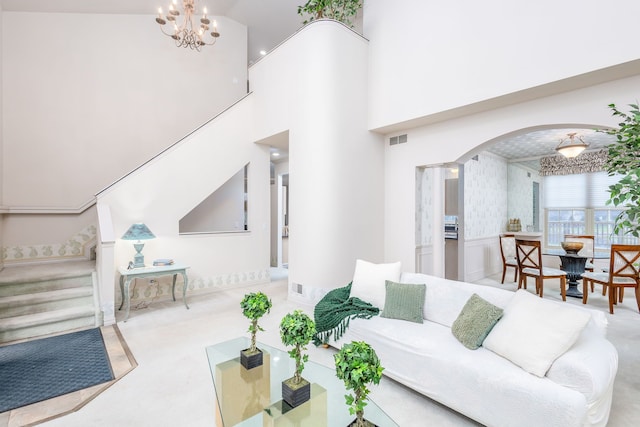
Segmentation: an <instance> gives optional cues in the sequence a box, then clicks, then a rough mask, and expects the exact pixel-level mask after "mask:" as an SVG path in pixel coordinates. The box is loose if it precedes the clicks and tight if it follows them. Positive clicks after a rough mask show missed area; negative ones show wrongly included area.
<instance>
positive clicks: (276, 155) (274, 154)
mask: <svg viewBox="0 0 640 427" xmlns="http://www.w3.org/2000/svg"><path fill="white" fill-rule="evenodd" d="M271 155H272V156H273V157H278V156H279V155H280V153H271Z"/></svg>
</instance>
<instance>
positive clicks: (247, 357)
mask: <svg viewBox="0 0 640 427" xmlns="http://www.w3.org/2000/svg"><path fill="white" fill-rule="evenodd" d="M272 305H273V304H272V303H271V300H270V299H269V297H267V296H266V295H265V294H263V293H262V292H252V293H250V294H246V295H245V296H244V298H243V299H242V301H241V302H240V308H242V314H244V316H245V317H246V318H247V319H249V320H250V321H251V323H249V329H248V332H250V333H251V345H250V347H249V348H245V349H244V350H242V351H240V363H241V364H242V366H244V367H245V369H252V368H255V367H256V366H260V365H262V351H261V350H260V349H259V348H257V347H256V333H257V332H258V331H264V329H262V327H261V326H260V325H258V319H260V318H261V317H262V316H264V315H265V314H266V313H269V311H271V307H272Z"/></svg>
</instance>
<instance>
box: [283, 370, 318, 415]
mask: <svg viewBox="0 0 640 427" xmlns="http://www.w3.org/2000/svg"><path fill="white" fill-rule="evenodd" d="M310 398H311V383H309V381H307V380H305V379H304V378H302V380H301V381H300V383H299V384H295V383H294V382H293V377H292V378H289V379H288V380H284V381H282V400H284V401H285V402H286V403H287V404H288V405H289V406H291V407H292V408H295V407H296V406H300V405H302V404H303V403H304V402H306V401H307V400H309V399H310Z"/></svg>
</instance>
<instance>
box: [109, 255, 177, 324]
mask: <svg viewBox="0 0 640 427" xmlns="http://www.w3.org/2000/svg"><path fill="white" fill-rule="evenodd" d="M187 268H189V266H188V265H184V264H173V265H162V266H157V267H155V266H154V267H139V268H127V267H119V268H118V272H119V273H120V292H121V293H122V302H121V303H120V308H118V310H121V309H122V306H123V305H124V306H125V317H124V321H125V322H126V321H127V320H128V319H129V308H130V306H131V296H130V295H129V285H131V281H132V280H134V279H142V278H145V277H160V276H170V275H171V276H173V284H172V286H171V295H172V296H173V300H174V301H175V300H176V277H177V276H178V274H180V275H181V276H182V281H183V282H184V285H183V287H182V301H183V302H184V306H185V307H187V309H188V308H189V306H188V305H187V286H188V284H189V279H188V278H187Z"/></svg>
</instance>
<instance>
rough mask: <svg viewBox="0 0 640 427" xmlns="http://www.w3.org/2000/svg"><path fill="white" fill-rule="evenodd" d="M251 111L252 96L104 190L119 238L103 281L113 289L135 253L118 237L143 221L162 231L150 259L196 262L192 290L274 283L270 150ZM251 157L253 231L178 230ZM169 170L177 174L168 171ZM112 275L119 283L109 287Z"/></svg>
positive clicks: (102, 201)
mask: <svg viewBox="0 0 640 427" xmlns="http://www.w3.org/2000/svg"><path fill="white" fill-rule="evenodd" d="M252 115H253V102H252V97H251V96H249V97H247V98H245V99H243V100H242V101H240V102H239V103H238V104H236V105H235V106H234V107H233V108H231V109H229V110H227V111H226V112H224V113H223V114H222V115H220V116H219V117H217V118H216V119H214V120H213V121H211V122H210V123H208V124H207V125H205V126H204V127H202V128H201V129H200V130H199V131H198V132H196V133H194V134H192V135H190V136H189V137H187V138H186V139H185V140H183V141H182V142H181V143H180V144H178V145H176V146H174V147H172V148H171V149H170V150H168V151H167V152H166V153H165V154H164V155H162V156H160V157H157V158H155V159H153V160H152V161H150V162H149V163H147V164H145V165H144V166H143V167H141V168H139V169H138V170H136V171H135V172H133V173H132V174H130V175H129V176H127V177H126V178H125V179H124V180H122V181H120V182H118V183H116V184H115V185H113V186H111V187H110V188H108V189H106V190H105V191H103V192H101V193H100V194H99V195H98V209H99V210H101V209H106V208H108V210H109V211H110V213H111V219H112V224H113V226H112V228H113V230H114V232H113V235H114V236H115V245H114V258H113V260H114V265H113V266H112V267H111V268H112V271H111V274H110V275H109V274H108V273H105V274H104V276H105V278H104V282H103V284H102V285H103V286H104V287H106V288H110V289H113V288H114V287H115V280H116V279H117V274H116V273H115V271H114V270H113V268H114V267H115V266H121V265H126V264H127V263H128V261H129V260H131V259H132V257H133V255H134V253H135V252H134V250H133V247H132V245H131V242H127V241H123V240H121V239H119V238H120V237H121V236H122V235H123V234H124V232H125V231H126V230H127V228H128V227H129V226H130V225H131V224H132V223H134V222H144V223H145V224H147V226H148V227H149V228H150V229H151V230H152V231H153V233H154V234H155V235H156V237H157V238H156V239H153V240H149V241H147V242H146V243H145V247H144V251H143V254H144V256H145V261H146V263H147V264H149V263H150V262H151V261H152V260H153V259H155V258H173V259H174V260H175V261H176V262H181V263H184V264H188V265H189V266H190V267H191V268H190V269H189V270H188V274H189V278H190V287H189V289H190V291H189V294H192V293H193V292H194V291H199V290H213V289H215V288H222V287H225V286H233V285H236V284H251V283H260V282H266V281H268V278H269V148H268V147H266V146H263V145H258V144H254V143H253V139H252V138H251V129H250V128H249V127H248V126H246V124H247V123H251V120H252ZM219 153H224V156H221V155H219ZM246 163H249V169H248V172H249V179H248V183H249V184H248V185H249V188H248V193H249V199H250V200H251V203H250V204H249V207H248V208H249V230H250V231H249V232H247V233H222V234H203V235H191V236H181V235H179V233H178V222H179V220H180V218H182V217H183V216H184V215H185V214H186V213H187V212H188V211H189V210H190V209H191V208H192V207H193V206H195V205H197V204H198V203H200V202H201V201H202V200H203V199H205V198H206V197H207V196H208V195H209V194H211V192H212V191H213V190H214V189H216V188H218V187H219V186H220V185H222V184H223V183H224V182H226V181H227V180H228V179H229V178H230V177H231V176H233V175H234V174H235V173H236V172H237V171H238V170H239V169H241V168H242V167H243V166H244V165H245V164H246ZM168 170H175V171H177V172H179V173H178V174H177V175H174V174H169V173H167V171H168ZM187 190H188V191H187ZM109 276H110V277H111V280H113V281H114V282H113V283H112V285H111V286H110V284H109ZM165 295H166V293H165ZM103 298H104V295H103ZM116 298H119V296H118V297H116ZM105 303H109V304H111V307H112V306H113V300H112V301H106V302H105V301H103V302H102V307H103V310H104V311H105V319H108V317H109V316H108V313H109V311H110V310H111V311H112V308H111V307H105Z"/></svg>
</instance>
